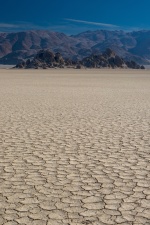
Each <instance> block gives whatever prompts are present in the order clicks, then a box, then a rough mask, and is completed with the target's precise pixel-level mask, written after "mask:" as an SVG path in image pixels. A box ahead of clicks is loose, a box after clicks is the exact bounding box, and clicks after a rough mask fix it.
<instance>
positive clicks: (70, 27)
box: [0, 0, 150, 34]
mask: <svg viewBox="0 0 150 225" xmlns="http://www.w3.org/2000/svg"><path fill="white" fill-rule="evenodd" d="M0 6H1V8H0V32H5V31H6V32H7V31H20V30H34V29H46V30H53V31H58V32H64V33H67V34H75V33H80V32H82V31H86V30H98V29H103V30H127V31H130V30H140V29H150V0H143V1H141V0H74V1H73V0H52V1H51V0H43V1H41V0H5V1H4V0H0Z"/></svg>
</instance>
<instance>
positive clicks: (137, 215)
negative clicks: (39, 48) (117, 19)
mask: <svg viewBox="0 0 150 225" xmlns="http://www.w3.org/2000/svg"><path fill="white" fill-rule="evenodd" d="M0 109H1V110H0V224H1V225H18V224H21V225H62V224H63V225H68V224H69V225H82V224H83V225H109V224H110V225H117V224H121V225H149V224H150V163H149V161H150V154H149V153H150V72H149V71H130V70H129V71H120V70H116V71H112V70H104V71H103V70H102V71H99V70H87V71H86V70H48V71H32V70H28V71H24V70H22V71H21V70H19V71H16V70H9V71H8V70H0Z"/></svg>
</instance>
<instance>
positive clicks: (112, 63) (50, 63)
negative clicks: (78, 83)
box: [15, 49, 144, 69]
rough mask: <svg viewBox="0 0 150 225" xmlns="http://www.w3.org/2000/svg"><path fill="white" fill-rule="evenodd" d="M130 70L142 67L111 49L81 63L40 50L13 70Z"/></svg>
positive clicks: (142, 67) (58, 54)
mask: <svg viewBox="0 0 150 225" xmlns="http://www.w3.org/2000/svg"><path fill="white" fill-rule="evenodd" d="M68 67H70V68H76V69H81V68H113V69H114V68H131V69H144V66H140V65H138V64H137V63H136V62H134V61H128V62H126V61H124V60H123V59H122V58H121V57H119V56H118V55H116V54H115V52H113V51H112V50H111V49H106V51H105V52H104V53H103V54H101V55H95V54H92V55H90V56H89V57H86V58H84V59H82V60H81V61H72V60H71V59H64V58H63V57H62V55H61V54H60V53H56V54H54V53H52V52H51V51H50V50H40V51H39V52H38V53H37V55H36V56H35V57H34V58H33V60H30V59H28V60H27V61H22V62H21V63H19V64H17V65H16V67H15V68H25V69H30V68H33V69H38V68H42V69H47V68H68Z"/></svg>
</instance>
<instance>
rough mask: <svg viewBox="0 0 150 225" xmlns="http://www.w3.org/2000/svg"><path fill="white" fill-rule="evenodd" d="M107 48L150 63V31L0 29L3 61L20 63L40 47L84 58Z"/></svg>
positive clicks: (66, 56) (64, 55) (130, 58)
mask: <svg viewBox="0 0 150 225" xmlns="http://www.w3.org/2000/svg"><path fill="white" fill-rule="evenodd" d="M107 48H110V49H112V50H113V51H115V52H116V54H117V55H118V56H120V57H122V58H124V59H125V60H128V61H130V60H134V61H136V62H137V63H140V64H150V31H148V30H147V31H144V30H143V31H134V32H124V31H106V30H97V31H87V32H83V33H80V34H77V35H71V36H67V35H65V34H63V33H59V32H52V31H44V30H39V31H36V30H35V31H24V32H17V33H0V64H17V63H18V62H20V61H21V60H22V59H28V58H33V57H34V56H35V55H36V53H37V52H38V51H39V50H41V49H50V50H51V51H53V52H54V53H56V52H60V53H61V54H62V56H63V57H64V58H71V59H72V60H81V59H83V58H84V57H87V56H89V55H90V54H100V53H102V52H103V51H105V50H106V49H107Z"/></svg>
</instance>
